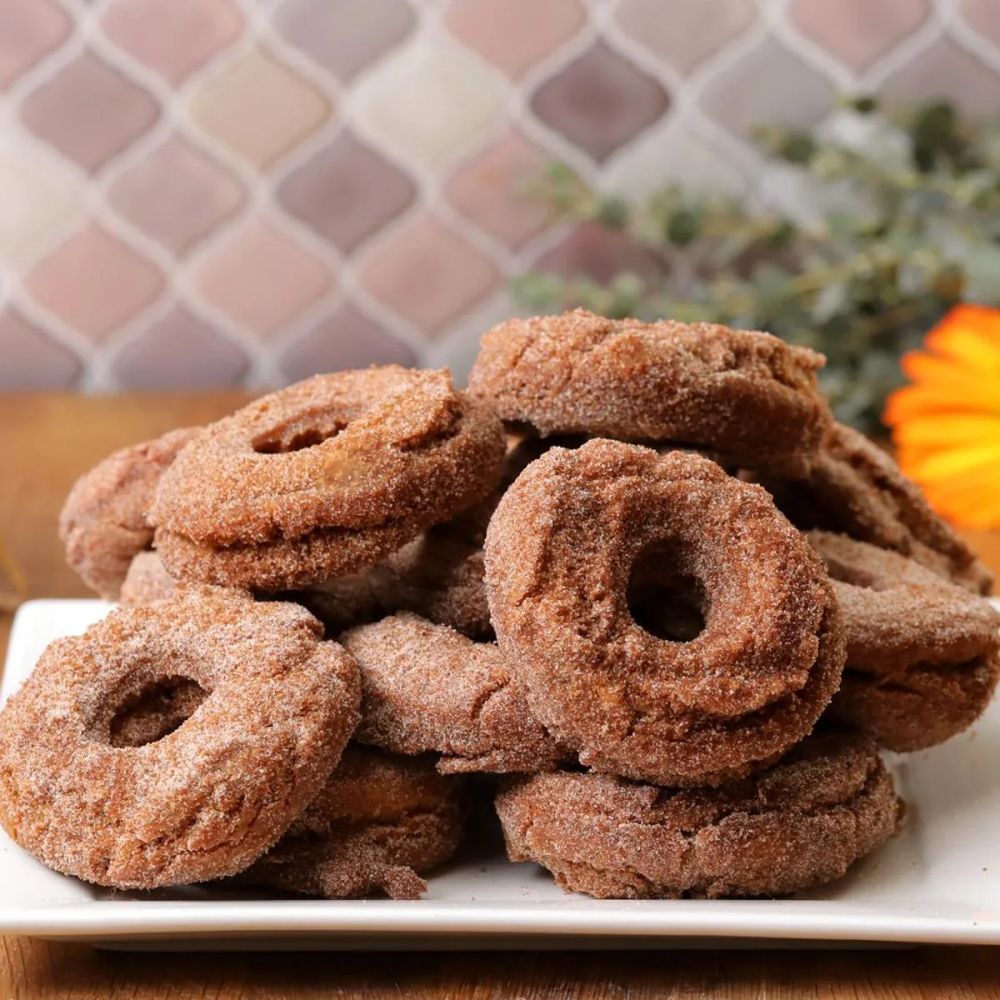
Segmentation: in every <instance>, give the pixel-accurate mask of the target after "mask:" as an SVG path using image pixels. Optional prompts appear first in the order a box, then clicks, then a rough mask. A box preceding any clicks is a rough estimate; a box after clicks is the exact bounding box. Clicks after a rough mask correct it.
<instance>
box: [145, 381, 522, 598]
mask: <svg viewBox="0 0 1000 1000" xmlns="http://www.w3.org/2000/svg"><path fill="white" fill-rule="evenodd" d="M192 449H193V450H192V452H191V453H190V454H187V453H186V452H185V454H184V455H182V456H181V460H180V461H179V462H178V463H175V464H174V466H173V467H172V468H171V469H170V471H169V473H168V474H167V475H166V476H164V477H163V479H162V480H161V482H160V485H159V487H158V489H157V493H156V499H155V501H154V504H153V508H152V511H151V512H150V519H151V521H152V522H153V523H154V524H155V525H156V526H157V532H156V547H157V548H158V549H159V550H160V554H161V556H162V557H163V560H164V562H165V563H166V564H167V566H168V567H169V569H170V571H171V573H172V574H173V575H174V576H176V577H178V578H180V579H186V578H193V579H198V580H204V581H206V582H210V583H216V584H220V585H223V586H229V587H248V588H253V589H260V590H287V589H300V588H303V587H307V586H310V585H312V584H314V583H318V582H321V581H324V580H328V579H330V578H332V577H336V576H342V575H346V574H349V573H356V572H358V571H359V570H361V569H363V568H364V567H366V566H369V565H372V564H373V563H375V562H377V561H378V560H379V559H381V558H382V557H384V556H385V555H387V554H388V553H390V552H392V551H394V550H395V549H397V548H399V547H400V546H401V545H403V544H405V543H406V542H407V541H409V540H410V539H411V538H413V537H415V536H416V535H417V534H418V533H419V532H420V531H422V530H424V529H425V528H427V527H429V526H430V525H432V524H436V523H438V522H440V521H444V520H447V519H448V518H449V517H451V516H453V515H454V514H456V513H457V512H458V511H460V510H464V509H465V508H467V507H470V506H472V505H473V504H474V503H476V502H478V501H479V500H480V499H482V498H483V497H484V496H485V495H486V494H488V493H489V491H490V490H491V489H492V488H493V487H494V486H495V485H496V482H497V479H498V478H499V474H500V464H501V461H502V458H503V451H504V438H503V431H502V427H501V425H500V421H499V420H498V418H497V417H496V415H495V414H494V413H493V411H492V409H491V408H490V407H488V406H486V405H484V404H482V403H480V402H477V401H475V400H473V399H471V398H470V397H468V396H467V395H465V394H464V393H459V392H456V391H455V389H454V388H453V387H452V384H451V378H450V376H449V375H448V373H447V372H444V371H437V372H418V371H412V370H409V369H405V368H400V367H398V366H395V365H387V366H384V367H381V368H369V369H365V370H362V371H346V372H337V373H335V374H332V375H317V376H315V377H314V378H311V379H307V380H306V381H304V382H300V383H297V384H296V385H293V386H290V387H288V388H287V389H282V390H280V391H279V392H276V393H272V394H271V395H269V396H264V397H262V398H261V399H259V400H257V401H256V402H254V403H251V404H250V405H249V406H247V407H244V408H243V409H242V410H239V411H237V412H236V413H235V414H233V415H232V416H230V417H226V418H225V419H223V420H220V421H219V422H218V423H215V424H212V425H210V426H209V427H207V428H205V430H204V432H203V433H202V434H200V435H199V436H198V438H197V440H196V441H194V442H193V443H192Z"/></svg>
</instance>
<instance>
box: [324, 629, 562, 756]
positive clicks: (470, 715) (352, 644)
mask: <svg viewBox="0 0 1000 1000" xmlns="http://www.w3.org/2000/svg"><path fill="white" fill-rule="evenodd" d="M340 641H341V642H342V643H343V645H344V648H345V649H346V650H347V651H348V652H349V653H350V654H351V656H353V657H354V659H355V660H356V661H357V663H358V667H359V668H360V671H361V686H362V692H363V695H362V703H361V723H360V725H359V726H358V729H357V732H356V733H355V739H357V740H359V741H360V742H362V743H368V744H371V745H373V746H377V747H381V748H382V749H383V750H389V751H391V752H392V753H397V754H422V753H427V752H430V751H433V752H434V753H438V754H440V755H441V757H440V759H439V761H438V770H439V771H441V772H443V773H450V774H454V773H458V772H465V771H489V772H505V771H540V770H544V769H546V768H552V767H555V766H556V764H557V763H558V762H559V761H560V760H565V759H566V756H567V752H566V750H565V749H564V748H563V747H560V746H559V745H558V744H557V743H556V741H555V740H554V739H553V738H552V737H551V736H550V735H549V734H548V733H547V732H546V731H545V728H544V727H543V726H542V725H541V723H539V722H538V720H537V719H536V718H535V717H534V715H532V713H531V711H530V710H529V708H528V706H527V703H526V702H525V699H524V694H523V692H522V691H521V689H520V687H519V686H518V685H517V684H515V683H512V679H511V675H510V672H509V670H508V669H507V666H506V664H505V663H504V659H503V656H502V655H501V653H500V650H499V649H498V648H497V646H496V645H495V644H494V643H484V642H474V641H473V640H471V639H469V638H468V637H467V636H464V635H462V634H460V633H459V632H456V631H455V630H454V629H451V628H448V627H447V626H446V625H434V624H433V623H431V622H428V621H426V620H424V619H423V618H420V617H418V616H417V615H414V614H410V613H408V612H401V613H399V614H395V615H391V616H389V617H388V618H383V619H382V620H381V621H379V622H374V623H372V624H370V625H361V626H359V627H358V628H355V629H351V630H350V631H349V632H345V633H344V635H342V636H341V640H340Z"/></svg>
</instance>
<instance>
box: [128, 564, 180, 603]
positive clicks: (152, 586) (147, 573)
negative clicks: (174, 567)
mask: <svg viewBox="0 0 1000 1000" xmlns="http://www.w3.org/2000/svg"><path fill="white" fill-rule="evenodd" d="M176 586H177V581H176V580H175V579H174V578H173V577H172V576H171V575H170V572H169V570H168V569H167V567H166V566H164V565H163V560H162V559H161V558H160V557H159V555H158V554H157V553H156V552H152V551H144V552H139V553H137V554H136V555H135V556H134V557H133V559H132V562H131V563H129V567H128V572H127V573H126V574H125V579H124V581H122V587H121V592H120V593H119V594H118V602H119V603H120V604H121V605H122V606H123V607H126V608H139V607H143V606H144V605H147V604H154V603H155V602H156V601H163V600H166V599H167V598H169V597H171V596H173V593H174V590H175V588H176Z"/></svg>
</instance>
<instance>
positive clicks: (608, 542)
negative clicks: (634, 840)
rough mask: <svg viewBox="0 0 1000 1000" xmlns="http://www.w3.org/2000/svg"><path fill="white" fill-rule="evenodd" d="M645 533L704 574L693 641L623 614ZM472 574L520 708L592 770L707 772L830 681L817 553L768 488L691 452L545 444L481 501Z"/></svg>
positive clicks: (744, 752) (805, 710) (774, 742)
mask: <svg viewBox="0 0 1000 1000" xmlns="http://www.w3.org/2000/svg"><path fill="white" fill-rule="evenodd" d="M651 544H660V545H662V544H667V545H669V547H670V552H671V554H672V557H673V558H672V560H671V561H672V563H673V566H672V567H671V568H672V569H674V570H676V571H677V572H679V573H681V574H682V575H683V576H686V577H688V578H690V579H692V580H693V581H695V583H696V585H698V586H700V587H701V588H703V591H704V595H705V599H704V601H703V604H702V610H703V611H704V612H705V618H706V622H705V627H704V630H703V631H702V632H701V634H700V635H698V636H697V637H696V638H694V639H692V640H691V641H690V642H669V641H664V640H662V639H658V638H656V637H655V636H653V635H652V634H651V633H649V632H647V631H645V630H644V629H643V628H641V627H640V626H639V625H638V624H636V622H635V621H634V620H633V618H632V615H631V613H630V611H629V606H628V601H627V597H626V594H627V588H628V582H629V576H630V571H631V568H632V566H633V564H634V563H635V561H636V560H637V558H638V557H639V556H640V554H641V553H642V551H643V550H644V549H645V548H646V547H647V546H649V545H651ZM486 585H487V593H488V596H489V605H490V612H491V617H492V619H493V626H494V628H495V630H496V634H497V640H498V642H499V644H500V649H501V651H502V652H503V654H504V656H505V658H506V659H507V662H508V663H509V664H510V668H511V669H512V670H513V671H515V673H516V676H517V678H518V679H519V680H520V681H521V682H522V683H523V684H524V685H525V688H526V691H527V698H528V704H529V705H530V707H531V709H532V711H533V712H534V713H535V715H536V716H537V717H538V718H539V720H540V721H541V722H542V724H543V725H545V727H546V728H547V729H548V730H549V731H550V732H551V733H552V735H553V736H554V737H555V738H556V739H557V740H558V741H559V742H560V743H564V744H566V745H567V746H569V747H571V748H573V749H574V750H576V751H577V752H578V753H579V756H580V760H581V762H582V763H584V764H585V765H587V766H589V767H592V768H594V769H595V770H599V771H608V772H611V773H613V774H619V775H622V776H624V777H629V778H635V779H636V780H640V781H650V782H653V783H655V784H661V785H698V784H720V783H722V782H724V781H727V780H730V779H732V778H734V777H738V776H742V775H744V774H746V773H748V772H750V771H751V770H753V769H756V768H759V767H761V766H763V765H766V764H767V763H769V762H771V761H772V760H774V759H775V758H776V757H777V756H778V755H780V754H781V753H782V752H784V751H785V750H787V749H788V748H789V747H790V746H792V745H793V744H794V743H797V742H798V741H799V740H801V739H802V738H803V737H804V736H806V735H807V734H808V733H809V731H810V730H811V729H812V727H813V723H814V722H815V721H816V719H817V718H818V717H819V715H820V713H821V712H822V711H823V709H824V708H825V707H826V705H827V703H828V702H829V700H830V698H831V697H832V695H833V692H834V691H835V690H836V688H837V686H838V684H839V682H840V675H841V670H842V667H843V663H844V640H843V628H842V625H841V622H840V615H839V612H838V609H837V605H836V601H835V600H834V597H833V591H832V589H831V588H830V584H829V581H828V579H827V576H826V573H825V571H824V568H823V565H822V563H821V562H820V560H819V559H818V558H817V557H816V556H815V554H814V553H813V552H812V551H811V550H810V548H809V546H808V544H807V543H806V542H805V540H804V539H803V538H802V537H801V536H800V535H799V533H798V532H797V531H795V529H794V528H793V527H792V526H791V525H790V524H789V523H788V521H787V520H786V519H785V518H784V517H783V516H782V515H781V514H780V513H779V512H778V511H777V509H776V508H775V506H774V503H773V502H772V500H771V497H770V496H769V495H768V494H767V492H766V491H765V490H763V489H761V488H760V487H757V486H750V485H748V484H746V483H742V482H740V481H739V480H736V479H733V478H732V477H729V476H727V475H726V474H725V473H724V472H723V471H722V470H721V469H720V468H719V467H718V466H717V465H715V464H714V463H713V462H710V461H708V460H707V459H704V458H701V457H699V456H697V455H692V454H687V453H682V452H670V453H668V454H666V455H659V454H657V452H655V451H653V450H652V449H650V448H643V447H640V446H637V445H630V444H623V443H620V442H615V441H606V440H594V441H589V442H588V443H587V444H585V445H583V446H582V447H581V448H578V449H577V450H575V451H567V450H565V449H562V448H553V449H552V450H550V451H548V452H546V454H545V455H543V456H542V457H541V458H540V459H538V461H536V462H534V463H532V464H531V465H530V466H528V468H527V469H526V470H525V471H524V472H523V473H522V474H521V476H520V477H519V478H518V480H517V482H515V483H514V485H513V486H512V487H511V488H510V489H509V490H508V491H507V492H506V493H505V494H504V496H503V498H502V499H501V500H500V504H499V506H498V507H497V510H496V513H495V514H494V515H493V519H492V521H491V522H490V527H489V531H488V533H487V536H486Z"/></svg>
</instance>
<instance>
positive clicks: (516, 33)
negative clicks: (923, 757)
mask: <svg viewBox="0 0 1000 1000" xmlns="http://www.w3.org/2000/svg"><path fill="white" fill-rule="evenodd" d="M585 20H586V13H585V11H584V9H583V5H582V4H581V3H580V2H579V0H546V2H545V3H537V2H536V0H452V3H451V4H450V6H449V7H448V10H447V12H446V13H445V24H446V25H447V26H448V29H449V30H450V31H451V33H452V34H453V35H454V36H455V37H456V38H458V39H459V40H460V41H462V42H464V43H465V44H466V45H467V46H469V48H471V49H475V50H476V51H477V52H478V53H479V54H480V55H481V56H483V58H485V59H486V60H487V61H489V62H491V63H492V64H493V65H494V66H498V67H499V68H500V69H502V70H503V71H504V72H505V73H506V74H507V75H508V76H510V77H513V78H514V79H518V78H520V77H521V76H523V75H524V74H525V73H526V72H527V71H528V70H529V69H531V67H532V66H534V65H535V64H536V63H538V62H540V61H541V60H542V59H544V58H545V57H546V56H547V55H549V54H550V53H551V52H552V51H553V50H554V49H556V48H557V47H558V46H559V45H561V44H562V43H563V42H566V41H568V40H569V39H570V38H572V37H573V35H575V34H576V33H577V31H579V29H580V27H581V26H582V25H583V23H584V21H585Z"/></svg>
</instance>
